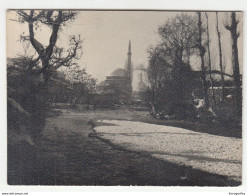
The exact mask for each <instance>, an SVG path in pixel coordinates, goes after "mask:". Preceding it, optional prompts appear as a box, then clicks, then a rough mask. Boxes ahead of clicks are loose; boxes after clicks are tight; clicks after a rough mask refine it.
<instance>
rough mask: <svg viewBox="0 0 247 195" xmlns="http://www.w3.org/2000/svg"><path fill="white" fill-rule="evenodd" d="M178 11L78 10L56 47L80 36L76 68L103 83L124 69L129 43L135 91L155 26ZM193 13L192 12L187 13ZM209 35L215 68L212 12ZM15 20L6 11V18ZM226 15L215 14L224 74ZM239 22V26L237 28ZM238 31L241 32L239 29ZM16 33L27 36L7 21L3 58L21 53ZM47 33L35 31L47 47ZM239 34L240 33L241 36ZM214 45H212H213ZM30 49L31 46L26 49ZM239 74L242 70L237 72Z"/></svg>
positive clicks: (154, 39) (228, 69)
mask: <svg viewBox="0 0 247 195" xmlns="http://www.w3.org/2000/svg"><path fill="white" fill-rule="evenodd" d="M176 14H179V13H178V12H168V11H79V14H78V15H77V17H76V19H75V21H73V23H71V24H70V25H69V26H68V27H66V28H63V30H62V31H60V32H59V40H58V45H64V46H66V44H67V43H68V40H69V36H70V35H80V37H81V39H82V40H83V54H82V57H81V59H80V60H79V61H78V64H79V66H80V67H83V68H86V70H87V72H88V73H89V74H91V75H92V76H93V77H94V78H97V79H98V81H99V82H100V81H103V80H105V78H106V76H108V75H110V73H111V72H112V71H113V70H114V69H116V68H124V67H125V63H126V60H127V52H128V43H129V40H131V46H132V64H133V66H134V78H133V89H134V90H138V81H139V76H138V75H139V72H138V70H135V69H136V68H138V67H139V66H140V65H141V64H143V65H145V66H147V64H148V54H147V49H148V48H149V47H150V46H155V45H156V44H157V43H159V42H160V38H159V35H158V32H157V30H158V27H159V26H161V25H164V24H165V22H166V21H167V19H168V18H170V17H174V16H175V15H176ZM190 14H195V13H190ZM208 15H209V32H210V38H211V41H212V44H211V45H210V50H211V56H212V60H213V63H212V64H213V67H214V69H219V65H218V64H219V59H218V46H217V44H218V42H217V34H216V28H215V22H216V20H215V13H214V12H212V13H209V14H208ZM11 18H12V19H13V18H15V15H13V13H11V12H8V19H11ZM225 18H226V14H225V13H219V25H220V31H221V36H222V48H223V55H224V59H223V63H224V64H225V67H226V72H228V73H232V65H231V39H230V33H229V32H228V31H227V30H225V28H224V26H223V23H225V22H226V21H225ZM241 24H242V23H241V22H240V26H241ZM240 30H241V29H240ZM20 34H25V35H27V24H19V23H18V22H15V21H11V20H8V21H7V57H15V56H16V55H17V54H21V53H23V52H27V53H31V52H32V51H31V50H30V49H28V50H25V49H24V47H23V44H22V43H21V42H20V41H18V40H19V38H20ZM49 35H50V30H49V29H46V28H44V27H42V28H41V29H37V31H36V38H37V40H39V41H40V42H41V43H43V44H45V45H46V44H48V38H49ZM241 35H242V33H241ZM241 42H242V36H240V39H239V48H240V52H239V53H240V54H239V56H240V65H242V48H241V47H242V44H241ZM213 43H214V44H213ZM29 47H30V48H31V46H29ZM191 63H192V66H193V68H194V69H200V62H199V61H198V59H193V60H192V62H191ZM241 71H242V69H241Z"/></svg>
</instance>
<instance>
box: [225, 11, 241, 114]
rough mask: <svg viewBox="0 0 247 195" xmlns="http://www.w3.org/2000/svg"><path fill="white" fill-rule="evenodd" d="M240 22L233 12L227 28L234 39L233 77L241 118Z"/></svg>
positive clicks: (238, 111)
mask: <svg viewBox="0 0 247 195" xmlns="http://www.w3.org/2000/svg"><path fill="white" fill-rule="evenodd" d="M238 23H239V21H237V19H236V12H231V24H230V25H225V28H226V29H227V30H229V31H230V33H231V38H232V54H233V55H232V63H233V77H234V81H235V86H236V91H235V99H236V108H237V113H238V114H239V115H240V116H241V114H242V89H241V85H242V84H241V80H240V70H239V59H238V37H239V35H240V33H239V32H237V26H238Z"/></svg>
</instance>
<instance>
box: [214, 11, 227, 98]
mask: <svg viewBox="0 0 247 195" xmlns="http://www.w3.org/2000/svg"><path fill="white" fill-rule="evenodd" d="M218 20H219V19H218V12H216V30H217V35H218V47H219V61H220V72H221V87H222V96H221V99H222V101H224V99H225V86H224V85H225V82H224V68H223V63H222V48H221V37H220V31H219V21H218Z"/></svg>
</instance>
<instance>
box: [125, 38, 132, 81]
mask: <svg viewBox="0 0 247 195" xmlns="http://www.w3.org/2000/svg"><path fill="white" fill-rule="evenodd" d="M127 55H128V62H127V70H126V71H127V77H128V79H130V81H131V82H132V66H131V55H132V53H131V41H130V40H129V50H128V53H127Z"/></svg>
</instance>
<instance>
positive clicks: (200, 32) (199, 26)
mask: <svg viewBox="0 0 247 195" xmlns="http://www.w3.org/2000/svg"><path fill="white" fill-rule="evenodd" d="M197 14H198V31H199V38H198V48H199V51H200V57H201V71H202V74H201V78H202V83H203V95H204V100H205V107H206V109H208V108H209V99H208V87H207V80H206V69H205V64H204V55H205V52H206V50H205V48H204V47H203V45H202V20H201V12H198V13H197Z"/></svg>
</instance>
